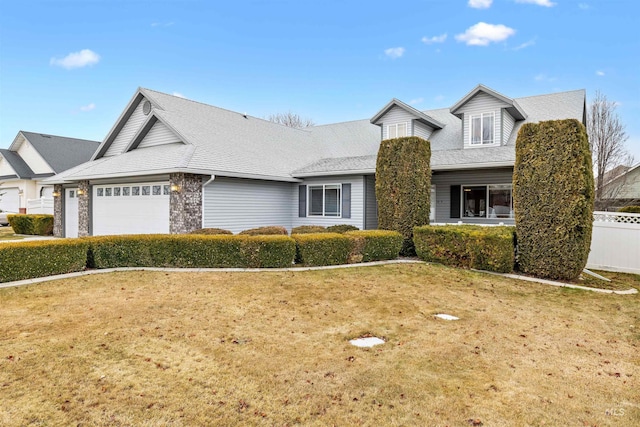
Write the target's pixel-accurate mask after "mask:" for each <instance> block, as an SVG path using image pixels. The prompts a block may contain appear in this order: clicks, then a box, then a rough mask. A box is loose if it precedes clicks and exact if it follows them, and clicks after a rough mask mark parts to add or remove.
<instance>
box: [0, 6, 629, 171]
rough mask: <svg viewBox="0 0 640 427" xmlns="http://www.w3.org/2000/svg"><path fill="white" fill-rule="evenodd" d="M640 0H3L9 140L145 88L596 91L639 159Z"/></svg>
mask: <svg viewBox="0 0 640 427" xmlns="http://www.w3.org/2000/svg"><path fill="white" fill-rule="evenodd" d="M638 16H640V2H638V1H637V0H610V1H603V0H600V1H595V0H493V1H491V0H422V1H404V0H396V1H394V2H388V1H386V2H380V1H375V0H372V1H366V2H364V1H362V2H361V1H357V2H356V1H349V0H341V1H334V0H322V1H305V0H276V1H255V0H245V1H242V2H236V1H224V2H220V1H204V0H203V1H198V0H165V1H152V0H82V1H72V0H67V1H58V0H49V1H30V0H22V1H8V0H7V1H2V2H0V148H5V147H7V146H9V144H10V143H11V142H12V141H13V138H14V137H15V136H16V134H17V132H18V131H19V130H27V131H34V132H41V133H50V134H57V135H64V136H72V137H77V138H87V139H95V140H102V139H103V138H104V137H105V135H106V134H107V132H108V131H109V129H110V128H111V127H112V126H113V124H114V122H115V121H116V119H117V118H118V116H119V115H120V113H121V112H122V110H123V109H124V107H125V106H126V104H127V102H128V101H129V99H130V98H131V97H132V96H133V94H134V92H135V90H136V88H137V87H138V86H142V87H147V88H150V89H154V90H159V91H162V92H166V93H176V94H180V95H182V96H185V97H187V98H190V99H194V100H197V101H201V102H205V103H208V104H212V105H216V106H219V107H223V108H227V109H230V110H234V111H238V112H243V113H244V112H246V113H248V114H250V115H253V116H257V117H265V116H266V115H268V114H271V113H277V112H286V111H293V112H295V113H298V114H300V115H302V116H304V117H309V118H311V119H313V120H314V121H315V122H316V123H318V124H323V123H333V122H339V121H348V120H355V119H363V118H369V117H371V116H373V115H374V114H375V113H376V112H377V111H378V110H379V109H380V108H382V107H383V106H384V105H385V104H386V103H387V102H388V101H389V100H390V99H391V98H394V97H395V98H399V99H401V100H403V101H405V102H408V103H411V104H412V105H414V106H415V107H416V108H418V109H430V108H444V107H450V106H451V105H453V104H455V102H457V101H458V100H459V99H460V98H461V97H463V96H464V95H465V94H466V93H467V92H468V91H470V90H471V89H472V88H473V87H475V86H476V85H477V84H478V83H483V84H485V85H487V86H489V87H491V88H493V89H495V90H497V91H498V92H501V93H503V94H504V95H507V96H510V97H520V96H529V95H537V94H543V93H550V92H555V91H565V90H573V89H586V90H587V99H588V100H589V99H591V98H592V97H593V96H594V95H595V91H596V90H600V91H602V92H603V93H604V94H605V95H607V96H608V97H609V99H611V100H614V101H616V102H617V103H618V113H619V115H620V117H621V119H622V121H623V122H624V123H625V124H626V128H627V133H628V134H629V136H630V139H629V141H628V142H627V146H628V147H629V149H630V150H631V151H632V152H633V154H634V155H635V157H636V162H637V161H640V35H639V33H638V24H639V23H640V22H639V21H638Z"/></svg>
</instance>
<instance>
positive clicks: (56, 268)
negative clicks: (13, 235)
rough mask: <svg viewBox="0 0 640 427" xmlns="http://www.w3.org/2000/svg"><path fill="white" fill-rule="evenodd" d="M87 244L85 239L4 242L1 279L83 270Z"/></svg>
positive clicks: (9, 279)
mask: <svg viewBox="0 0 640 427" xmlns="http://www.w3.org/2000/svg"><path fill="white" fill-rule="evenodd" d="M88 248H89V243H88V242H87V241H86V240H84V239H64V240H42V241H32V242H17V243H3V244H2V245H0V283H1V282H12V281H14V280H23V279H31V278H34V277H44V276H51V275H54V274H64V273H72V272H75V271H82V270H84V269H85V267H86V265H87V250H88Z"/></svg>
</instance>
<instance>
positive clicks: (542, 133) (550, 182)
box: [513, 119, 594, 280]
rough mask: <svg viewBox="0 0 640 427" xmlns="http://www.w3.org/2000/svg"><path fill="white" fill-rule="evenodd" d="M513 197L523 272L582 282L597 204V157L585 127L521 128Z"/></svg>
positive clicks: (572, 123)
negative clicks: (594, 160)
mask: <svg viewBox="0 0 640 427" xmlns="http://www.w3.org/2000/svg"><path fill="white" fill-rule="evenodd" d="M513 194H514V210H515V219H516V232H517V235H518V247H517V254H516V255H517V263H518V268H519V269H520V271H522V272H523V273H527V274H532V275H534V276H538V277H545V278H550V279H565V280H573V279H576V278H577V277H578V276H579V275H580V273H581V272H582V270H583V269H584V267H585V265H586V263H587V257H588V255H589V249H590V246H591V229H592V226H593V203H594V182H593V170H592V165H591V152H590V151H589V142H588V140H587V133H586V130H585V127H584V126H583V125H582V123H580V122H579V121H578V120H575V119H570V120H552V121H545V122H540V123H527V124H525V125H523V126H522V127H521V128H520V131H519V132H518V139H517V141H516V164H515V168H514V172H513Z"/></svg>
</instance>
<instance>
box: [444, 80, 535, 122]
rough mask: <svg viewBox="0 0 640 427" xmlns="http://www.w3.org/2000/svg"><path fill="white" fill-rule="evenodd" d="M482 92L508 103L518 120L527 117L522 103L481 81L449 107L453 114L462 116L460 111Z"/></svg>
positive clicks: (510, 112)
mask: <svg viewBox="0 0 640 427" xmlns="http://www.w3.org/2000/svg"><path fill="white" fill-rule="evenodd" d="M480 92H482V93H486V94H487V95H489V96H491V97H493V98H496V99H498V100H499V101H502V102H504V103H505V104H507V105H508V107H507V111H509V114H511V115H512V116H513V117H514V118H515V119H516V120H524V119H526V118H527V114H526V113H525V112H524V110H523V109H522V107H520V105H518V103H517V102H516V101H515V100H514V99H513V98H509V97H508V96H505V95H503V94H501V93H500V92H498V91H495V90H493V89H491V88H490V87H488V86H485V85H483V84H482V83H479V84H478V85H477V86H476V87H475V88H473V89H472V90H471V91H470V92H469V93H467V94H466V95H465V96H464V97H463V98H462V99H461V100H460V101H458V102H456V103H455V104H454V105H453V106H452V107H451V108H450V109H449V111H450V112H451V114H453V115H454V116H457V117H459V118H462V114H461V113H459V110H460V109H461V108H462V107H463V106H464V105H466V104H467V102H469V101H470V100H471V99H473V98H474V97H475V96H476V95H477V94H479V93H480Z"/></svg>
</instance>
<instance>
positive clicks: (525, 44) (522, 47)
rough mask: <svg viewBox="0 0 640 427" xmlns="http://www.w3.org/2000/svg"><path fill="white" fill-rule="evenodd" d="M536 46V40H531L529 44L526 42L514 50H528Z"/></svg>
mask: <svg viewBox="0 0 640 427" xmlns="http://www.w3.org/2000/svg"><path fill="white" fill-rule="evenodd" d="M534 44H536V39H531V40H529V41H528V42H524V43H522V44H520V45H518V46H516V47H514V48H513V50H521V49H526V48H528V47H531V46H533V45H534Z"/></svg>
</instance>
